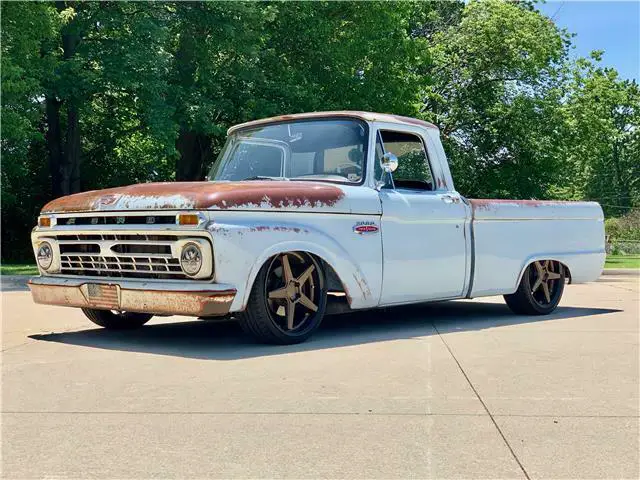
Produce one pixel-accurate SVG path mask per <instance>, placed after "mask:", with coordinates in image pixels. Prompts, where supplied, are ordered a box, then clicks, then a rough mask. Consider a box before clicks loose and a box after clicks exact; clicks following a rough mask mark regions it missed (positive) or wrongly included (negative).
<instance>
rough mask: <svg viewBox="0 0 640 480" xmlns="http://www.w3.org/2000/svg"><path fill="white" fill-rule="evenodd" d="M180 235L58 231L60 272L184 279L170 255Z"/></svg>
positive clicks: (179, 268)
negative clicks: (64, 232)
mask: <svg viewBox="0 0 640 480" xmlns="http://www.w3.org/2000/svg"><path fill="white" fill-rule="evenodd" d="M181 238H187V237H180V236H176V235H155V234H139V235H131V234H93V233H92V234H58V235H55V239H56V240H57V241H58V244H59V247H60V267H61V268H60V273H61V274H63V275H81V276H104V277H126V278H153V279H173V280H175V279H188V278H189V277H188V276H187V275H185V274H184V273H183V271H182V268H181V267H180V260H179V259H178V258H177V257H174V255H173V253H172V248H171V247H172V245H173V244H174V243H175V242H176V241H178V240H180V239H181Z"/></svg>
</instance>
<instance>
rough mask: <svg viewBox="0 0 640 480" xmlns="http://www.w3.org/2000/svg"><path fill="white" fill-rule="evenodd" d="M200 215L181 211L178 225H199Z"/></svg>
mask: <svg viewBox="0 0 640 480" xmlns="http://www.w3.org/2000/svg"><path fill="white" fill-rule="evenodd" d="M198 223H200V217H199V216H198V215H195V214H192V213H181V214H179V215H178V225H198Z"/></svg>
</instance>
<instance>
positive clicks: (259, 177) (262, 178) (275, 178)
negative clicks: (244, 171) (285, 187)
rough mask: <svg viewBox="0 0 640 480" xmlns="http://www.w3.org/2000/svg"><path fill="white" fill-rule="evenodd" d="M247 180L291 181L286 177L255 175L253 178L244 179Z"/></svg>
mask: <svg viewBox="0 0 640 480" xmlns="http://www.w3.org/2000/svg"><path fill="white" fill-rule="evenodd" d="M245 180H289V179H288V178H286V177H268V176H266V175H254V176H253V177H247V178H243V179H242V181H243V182H244V181H245Z"/></svg>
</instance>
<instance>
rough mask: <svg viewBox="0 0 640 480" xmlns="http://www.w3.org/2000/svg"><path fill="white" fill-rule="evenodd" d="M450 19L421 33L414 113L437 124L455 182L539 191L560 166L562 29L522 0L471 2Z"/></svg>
mask: <svg viewBox="0 0 640 480" xmlns="http://www.w3.org/2000/svg"><path fill="white" fill-rule="evenodd" d="M456 18H459V22H458V23H455V20H456ZM453 19H454V23H453V24H449V25H447V24H445V26H444V28H443V29H442V30H441V31H438V32H435V33H434V34H432V35H431V43H432V50H431V51H432V54H433V61H434V67H433V71H432V73H431V77H432V78H433V83H431V84H430V85H427V86H426V88H425V92H424V105H423V108H422V115H423V117H425V118H426V119H428V120H431V121H433V122H435V123H436V124H437V125H438V126H439V127H440V130H441V133H442V136H443V142H444V144H445V148H446V150H447V153H448V154H449V157H450V163H451V167H452V171H453V174H454V178H455V181H456V185H457V188H458V189H459V190H460V191H461V192H463V193H464V194H466V195H475V196H499V197H524V198H531V197H537V198H540V197H545V196H548V194H549V189H550V188H551V187H552V186H553V185H554V184H555V181H556V178H557V175H558V171H559V170H561V169H562V164H561V162H560V161H559V148H560V147H559V146H560V145H561V144H562V142H560V139H561V138H562V136H563V135H564V130H563V127H562V125H561V119H562V116H561V114H560V113H559V111H558V108H559V106H560V102H561V99H562V95H563V92H562V85H563V66H564V61H565V58H566V49H567V47H568V45H569V38H568V36H567V35H566V34H565V33H563V32H562V31H560V30H559V29H558V28H557V27H556V26H555V25H554V24H553V23H552V22H550V21H549V19H547V18H546V17H544V16H542V15H541V14H540V13H539V12H537V11H535V10H534V9H532V8H531V6H530V5H526V4H525V5H523V4H517V3H511V2H501V1H483V2H478V1H472V2H470V3H469V4H467V5H466V6H465V7H464V9H463V11H462V13H461V15H460V16H459V17H456V16H455V15H454V16H453Z"/></svg>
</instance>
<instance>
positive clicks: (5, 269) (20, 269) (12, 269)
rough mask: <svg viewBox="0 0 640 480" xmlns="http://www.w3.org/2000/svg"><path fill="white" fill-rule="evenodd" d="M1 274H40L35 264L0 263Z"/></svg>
mask: <svg viewBox="0 0 640 480" xmlns="http://www.w3.org/2000/svg"><path fill="white" fill-rule="evenodd" d="M0 275H38V267H36V266H35V265H24V264H8V263H3V264H2V265H0Z"/></svg>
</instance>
